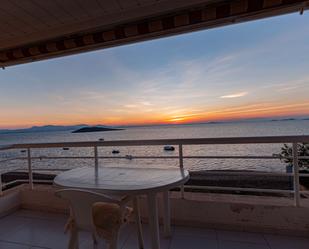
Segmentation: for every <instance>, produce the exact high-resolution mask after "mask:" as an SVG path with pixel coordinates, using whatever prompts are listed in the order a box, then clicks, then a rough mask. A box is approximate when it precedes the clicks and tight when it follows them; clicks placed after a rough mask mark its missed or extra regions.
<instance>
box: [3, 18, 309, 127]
mask: <svg viewBox="0 0 309 249" xmlns="http://www.w3.org/2000/svg"><path fill="white" fill-rule="evenodd" d="M308 24H309V12H308V13H307V12H305V13H304V15H303V16H300V15H299V14H297V13H295V14H292V15H286V16H281V17H275V18H271V19H265V20H260V21H255V22H249V23H243V24H237V25H232V26H227V27H223V28H216V29H212V30H205V31H200V32H195V33H191V34H185V35H179V36H174V37H169V38H164V39H159V40H153V41H147V42H142V43H136V44H132V45H126V46H121V47H115V48H111V49H105V50H101V51H95V52H91V53H85V54H80V55H74V56H69V57H63V58H60V59H59V58H58V59H53V60H48V61H42V62H36V63H30V64H25V65H19V66H14V67H8V68H6V69H5V70H1V71H0V84H1V85H0V87H1V88H0V89H1V90H0V113H1V115H0V128H20V127H30V126H33V125H46V124H58V125H60V124H61V125H70V124H81V123H86V124H106V125H131V124H160V123H184V122H185V123H188V122H207V121H222V120H238V119H251V118H265V117H266V118H269V117H270V118H273V117H294V116H299V117H309V25H308Z"/></svg>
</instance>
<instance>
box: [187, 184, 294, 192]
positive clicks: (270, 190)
mask: <svg viewBox="0 0 309 249" xmlns="http://www.w3.org/2000/svg"><path fill="white" fill-rule="evenodd" d="M184 187H185V188H192V189H206V190H230V191H246V192H264V193H286V194H292V193H294V191H293V190H279V189H261V188H236V187H217V186H196V185H185V186H184Z"/></svg>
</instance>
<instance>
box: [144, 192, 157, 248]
mask: <svg viewBox="0 0 309 249" xmlns="http://www.w3.org/2000/svg"><path fill="white" fill-rule="evenodd" d="M147 199H148V214H149V228H150V238H151V248H152V249H160V237H159V219H158V205H157V195H156V193H151V194H148V196H147Z"/></svg>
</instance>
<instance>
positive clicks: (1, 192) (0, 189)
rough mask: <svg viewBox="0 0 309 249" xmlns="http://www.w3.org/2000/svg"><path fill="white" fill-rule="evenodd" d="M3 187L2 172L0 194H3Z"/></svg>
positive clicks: (0, 175)
mask: <svg viewBox="0 0 309 249" xmlns="http://www.w3.org/2000/svg"><path fill="white" fill-rule="evenodd" d="M2 188H3V185H2V174H0V196H2V195H3V190H2Z"/></svg>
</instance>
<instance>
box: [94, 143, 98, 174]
mask: <svg viewBox="0 0 309 249" xmlns="http://www.w3.org/2000/svg"><path fill="white" fill-rule="evenodd" d="M98 171H99V158H98V146H97V145H95V146H94V173H95V175H96V176H98Z"/></svg>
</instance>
